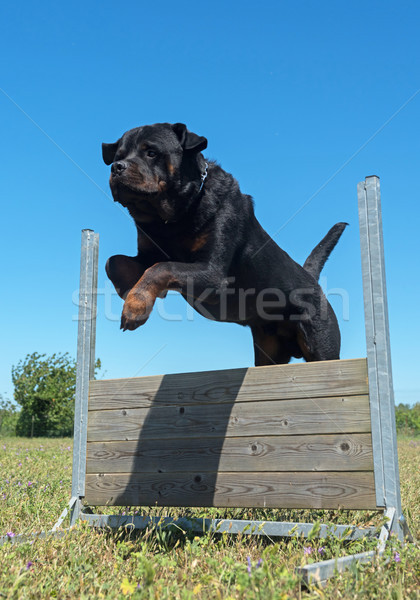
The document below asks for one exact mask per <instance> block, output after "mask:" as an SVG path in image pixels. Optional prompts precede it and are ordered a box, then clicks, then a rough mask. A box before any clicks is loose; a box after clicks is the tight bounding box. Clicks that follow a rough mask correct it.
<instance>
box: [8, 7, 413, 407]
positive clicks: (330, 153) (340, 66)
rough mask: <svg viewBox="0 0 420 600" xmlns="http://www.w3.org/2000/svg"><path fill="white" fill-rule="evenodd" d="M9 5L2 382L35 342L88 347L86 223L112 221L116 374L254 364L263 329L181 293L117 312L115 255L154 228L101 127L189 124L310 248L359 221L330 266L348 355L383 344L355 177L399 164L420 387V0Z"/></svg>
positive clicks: (391, 178) (405, 269) (289, 239)
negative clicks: (367, 281) (125, 205)
mask: <svg viewBox="0 0 420 600" xmlns="http://www.w3.org/2000/svg"><path fill="white" fill-rule="evenodd" d="M0 17H1V23H2V26H1V29H2V31H1V36H0V45H1V46H2V48H1V71H0V73H1V75H0V82H1V83H0V87H1V91H0V122H1V131H2V138H3V143H2V145H1V156H2V160H1V189H2V200H1V202H2V210H1V222H2V235H1V238H0V243H1V246H2V248H1V257H2V260H1V264H2V294H1V307H2V310H1V311H0V318H1V340H2V343H1V348H0V392H1V393H3V394H4V393H6V395H8V396H9V397H11V396H12V392H13V390H12V384H11V378H10V370H11V366H12V365H13V364H16V363H17V362H18V361H19V360H20V359H21V358H24V357H25V355H26V354H28V353H30V352H34V351H37V352H41V353H47V354H52V353H53V352H65V351H68V352H69V353H70V354H72V355H73V356H75V353H76V333H77V322H76V320H75V317H76V315H77V307H76V305H75V298H76V297H77V289H78V277H79V261H80V231H81V229H83V228H92V229H94V230H95V231H97V232H99V234H100V256H99V260H100V266H99V288H100V290H101V293H100V297H99V315H98V331H97V355H98V356H99V357H100V358H101V360H102V363H103V375H104V376H106V377H123V376H134V375H148V374H157V373H172V372H182V371H195V370H207V369H222V368H230V367H243V366H250V365H252V363H253V352H252V343H251V335H250V332H249V331H248V330H247V329H244V328H241V327H239V326H237V325H227V324H217V323H213V322H210V321H206V320H204V319H203V318H200V317H199V316H198V315H196V314H194V317H193V318H192V317H191V312H190V311H188V310H187V307H186V303H184V301H183V300H182V299H181V298H180V297H179V296H176V295H170V296H169V297H168V298H167V299H166V300H165V301H158V302H159V305H158V307H156V309H155V311H154V314H153V315H152V317H151V318H150V320H149V322H148V323H147V324H146V325H145V326H144V327H142V328H141V329H139V330H137V331H136V332H134V333H133V332H125V333H122V332H121V331H120V329H119V313H120V311H121V301H120V300H119V299H118V298H117V297H115V295H114V296H112V294H111V292H112V288H111V286H110V284H109V283H107V282H106V276H105V273H104V264H105V261H106V259H107V257H108V256H110V255H111V254H116V253H118V254H120V253H122V254H124V253H126V254H134V253H135V248H136V236H135V229H134V225H133V224H132V222H131V219H130V218H129V217H128V215H127V214H126V213H125V212H124V211H123V210H121V209H120V208H119V207H118V206H117V205H115V204H114V203H113V202H112V199H111V197H110V192H109V189H108V176H109V167H106V166H105V165H104V164H103V162H102V159H101V147H100V144H101V142H103V141H107V142H112V141H115V140H116V139H117V138H118V137H119V136H120V135H121V134H122V133H123V132H124V131H125V130H127V129H129V128H132V127H135V126H138V125H142V124H146V123H154V122H178V121H181V122H185V123H186V124H187V125H188V127H189V129H191V130H193V131H195V132H196V133H198V134H200V135H205V136H206V137H207V138H208V140H209V144H208V149H207V151H206V152H205V155H206V156H208V157H209V158H213V159H217V160H218V161H219V162H220V164H221V165H222V166H223V167H224V168H225V169H226V170H227V171H229V172H231V173H233V175H234V176H235V177H236V178H237V179H238V181H239V182H240V186H241V189H242V191H243V192H245V193H248V194H251V195H252V196H253V197H254V199H255V203H256V213H257V217H258V218H259V220H260V221H261V223H262V225H263V226H264V227H265V229H267V231H268V232H269V233H270V234H271V235H273V236H275V239H276V241H277V242H278V243H279V244H280V245H281V246H282V247H283V248H284V249H285V250H286V251H287V252H288V253H289V254H291V256H292V257H293V258H294V259H295V260H297V261H298V262H303V261H304V260H305V258H306V256H307V255H308V254H309V252H310V251H311V249H312V248H313V247H314V246H315V244H316V243H317V242H318V241H319V240H320V239H321V238H322V237H323V236H324V235H325V233H326V231H327V230H328V229H329V227H330V226H331V225H333V224H334V223H335V222H337V221H347V222H349V223H350V227H349V228H348V229H347V230H346V232H345V233H344V235H343V237H342V239H341V241H340V243H339V245H338V246H337V248H336V249H335V250H334V253H333V255H332V257H331V259H330V261H329V262H328V263H327V266H326V268H325V269H324V271H323V274H322V275H323V276H322V279H321V281H322V283H323V285H324V287H325V289H326V290H327V292H328V291H330V290H334V289H339V290H342V292H341V296H340V295H335V296H334V295H331V296H329V298H330V300H331V302H332V303H333V306H334V308H335V310H336V312H337V315H338V318H339V321H340V328H341V331H342V338H343V344H342V358H352V357H359V356H364V355H365V352H366V350H365V334H364V318H363V299H362V283H361V267H360V250H359V234H358V219H357V196H356V187H357V183H358V181H361V180H363V179H364V177H365V176H366V175H372V174H376V175H379V176H380V177H381V189H382V210H383V222H384V238H385V258H386V267H387V284H388V296H389V297H388V300H389V311H390V328H391V346H392V358H393V374H394V385H395V392H396V401H397V402H409V403H413V402H415V401H418V400H420V384H419V376H418V371H419V369H418V357H417V341H418V339H419V334H420V331H419V319H418V316H417V306H418V302H419V297H420V283H419V277H418V275H417V276H416V275H415V273H417V274H418V255H419V252H418V248H419V245H418V227H419V225H418V218H419V214H420V210H419V200H420V198H419V195H420V194H419V188H418V183H417V178H418V171H419V163H420V136H419V113H420V93H419V94H418V95H415V94H416V92H417V91H418V90H419V89H420V43H419V35H418V23H419V19H420V5H419V4H418V3H417V2H404V1H403V2H398V3H397V2H386V1H382V2H376V1H373V2H372V1H371V2H368V3H366V2H360V1H353V2H347V3H344V2H338V1H318V2H315V1H308V0H304V1H299V2H298V1H276V2H274V1H269V2H264V1H262V2H260V3H256V2H252V3H251V2H243V1H242V2H237V1H234V2H229V3H227V2H221V1H219V0H215V1H213V2H212V3H207V2H201V1H196V2H187V1H185V0H184V1H178V2H176V3H175V2H168V1H167V0H162V1H161V2H159V3H150V2H147V3H143V2H132V1H130V0H128V1H127V2H125V3H122V4H121V3H120V4H117V3H115V2H110V1H108V0H106V1H104V2H101V3H89V2H83V3H81V2H77V1H76V2H72V3H64V4H63V3H57V2H41V3H33V2H28V1H22V2H19V3H15V4H11V3H7V4H6V5H5V6H4V7H3V8H2V9H1V15H0ZM304 205H305V206H304ZM343 290H344V291H343ZM343 297H344V298H345V299H346V302H345V303H344V304H343V301H342V298H343ZM164 314H167V315H168V314H170V315H177V314H178V315H180V317H182V318H181V320H174V319H173V318H172V319H171V320H168V319H165V318H163V316H162V315H164Z"/></svg>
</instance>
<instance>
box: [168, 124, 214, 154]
mask: <svg viewBox="0 0 420 600" xmlns="http://www.w3.org/2000/svg"><path fill="white" fill-rule="evenodd" d="M172 129H173V130H174V132H175V133H176V135H177V137H178V139H179V143H180V144H181V146H182V147H183V148H184V150H193V151H194V152H201V151H202V150H205V149H206V148H207V140H206V138H205V137H203V136H201V135H197V134H196V133H193V132H192V131H188V129H187V126H186V125H184V123H175V124H174V125H172Z"/></svg>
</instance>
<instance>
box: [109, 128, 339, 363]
mask: <svg viewBox="0 0 420 600" xmlns="http://www.w3.org/2000/svg"><path fill="white" fill-rule="evenodd" d="M206 147H207V140H206V138H204V137H201V136H198V135H196V134H195V133H192V132H190V131H188V129H187V127H186V126H185V125H184V124H182V123H175V124H174V125H172V124H169V123H159V124H156V125H146V126H144V127H138V128H136V129H131V130H130V131H127V132H126V133H125V134H124V135H123V136H122V137H121V139H119V140H118V141H117V142H115V143H114V144H103V146H102V151H103V159H104V161H105V163H106V164H107V165H110V164H112V167H111V178H110V186H111V190H112V194H113V197H114V200H115V201H116V202H119V203H120V204H121V205H122V206H125V207H126V208H127V209H128V211H129V213H130V215H131V216H132V217H133V219H134V222H135V224H136V227H137V232H138V254H137V256H134V257H129V256H122V255H117V256H112V257H111V258H110V259H109V260H108V262H107V265H106V271H107V274H108V277H109V278H110V279H111V281H112V283H113V284H114V286H115V289H116V290H117V292H118V294H119V295H120V296H121V298H123V299H124V300H125V303H124V308H123V312H122V318H121V328H122V329H124V330H126V329H131V330H133V329H136V328H137V327H139V326H140V325H142V324H143V323H145V321H146V320H147V318H148V316H149V314H150V312H151V310H152V308H153V305H154V302H155V300H156V298H158V297H163V296H165V294H166V293H167V291H168V290H177V291H179V292H180V293H181V294H182V295H183V296H184V298H185V299H186V300H187V301H188V302H189V303H190V304H191V305H192V306H193V307H194V308H195V309H196V310H197V311H198V312H200V313H201V314H202V315H204V316H206V317H208V318H210V319H215V320H218V321H228V322H233V323H239V324H241V325H248V326H249V327H250V328H251V331H252V335H253V339H254V350H255V364H256V365H257V366H258V365H269V364H273V363H277V364H278V363H287V362H289V360H290V359H291V357H292V356H294V357H297V358H299V357H302V356H303V357H304V358H305V359H306V360H307V361H314V360H331V359H337V358H339V353H340V332H339V328H338V324H337V320H336V317H335V314H334V312H333V310H332V308H331V306H330V304H329V303H328V301H327V299H326V298H325V296H324V294H323V292H322V290H321V288H320V286H319V285H318V283H317V281H318V277H319V274H320V272H321V269H322V267H323V266H324V264H325V261H326V260H327V258H328V256H329V254H330V252H331V251H332V249H333V248H334V246H335V244H336V243H337V241H338V239H339V238H340V236H341V234H342V232H343V230H344V228H345V226H346V224H345V223H338V224H336V225H335V226H334V227H333V228H332V229H331V230H330V231H329V232H328V234H327V235H326V236H325V238H324V239H323V240H322V241H321V243H320V244H319V245H318V246H317V247H316V248H315V249H314V250H313V251H312V253H311V254H310V256H309V258H308V259H307V260H306V262H305V264H304V266H303V267H301V266H300V265H298V264H297V263H296V262H295V261H294V260H292V259H291V258H290V256H289V255H288V254H287V253H286V252H284V250H282V249H281V248H279V246H278V245H277V244H276V243H275V242H274V241H273V240H272V239H271V238H270V236H269V235H268V234H267V233H266V232H265V231H264V229H263V228H262V227H261V225H260V224H259V222H258V221H257V219H256V217H255V214H254V209H253V202H252V199H251V197H250V196H246V195H244V194H242V193H241V191H240V189H239V185H238V182H237V181H236V180H235V179H234V178H233V177H232V175H230V174H229V173H226V172H225V171H224V170H223V169H222V168H221V167H220V166H219V165H217V164H216V163H214V162H207V161H206V159H205V158H204V157H203V155H202V154H201V151H202V150H204V149H205V148H206Z"/></svg>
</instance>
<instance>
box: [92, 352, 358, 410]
mask: <svg viewBox="0 0 420 600" xmlns="http://www.w3.org/2000/svg"><path fill="white" fill-rule="evenodd" d="M367 393H368V385H367V367H366V359H365V358H360V359H351V360H334V361H324V362H313V363H296V364H291V365H273V366H267V367H252V368H249V369H229V370H222V371H206V372H201V373H180V374H175V375H159V376H150V377H134V378H131V379H108V380H95V381H91V382H90V388H89V410H91V411H93V410H104V409H119V408H147V407H150V406H152V405H153V406H157V405H169V406H170V405H173V403H177V402H178V403H179V402H182V403H183V404H184V405H189V404H203V403H208V404H220V403H224V402H227V403H232V402H234V401H237V402H248V401H258V400H279V399H293V398H308V397H310V398H326V397H331V396H341V395H343V396H348V395H355V396H358V395H364V394H367Z"/></svg>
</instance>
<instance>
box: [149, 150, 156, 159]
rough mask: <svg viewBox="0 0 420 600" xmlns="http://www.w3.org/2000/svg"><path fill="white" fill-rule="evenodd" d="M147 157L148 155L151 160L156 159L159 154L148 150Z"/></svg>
mask: <svg viewBox="0 0 420 600" xmlns="http://www.w3.org/2000/svg"><path fill="white" fill-rule="evenodd" d="M146 155H147V156H148V157H149V158H155V156H157V152H155V151H154V150H148V151H147V152H146Z"/></svg>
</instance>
